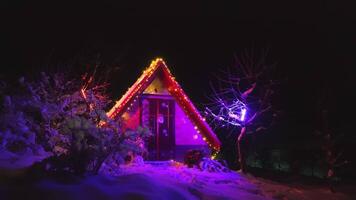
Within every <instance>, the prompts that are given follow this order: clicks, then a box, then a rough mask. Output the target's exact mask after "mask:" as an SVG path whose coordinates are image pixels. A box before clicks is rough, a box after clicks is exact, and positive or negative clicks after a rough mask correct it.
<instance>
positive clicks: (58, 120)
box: [0, 73, 148, 174]
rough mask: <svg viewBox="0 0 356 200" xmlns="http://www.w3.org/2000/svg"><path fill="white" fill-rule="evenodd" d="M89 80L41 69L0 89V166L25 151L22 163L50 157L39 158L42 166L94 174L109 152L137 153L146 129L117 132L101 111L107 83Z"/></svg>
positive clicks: (117, 125)
mask: <svg viewBox="0 0 356 200" xmlns="http://www.w3.org/2000/svg"><path fill="white" fill-rule="evenodd" d="M93 80H94V77H93V76H88V75H87V74H86V75H84V76H82V77H78V78H75V77H74V78H71V77H70V76H68V75H66V74H63V73H55V74H51V75H48V74H46V73H41V76H40V77H39V78H38V79H37V80H36V81H27V80H25V79H24V78H20V79H19V86H18V87H12V88H10V89H11V90H10V89H7V88H5V87H3V88H2V89H0V90H1V91H0V95H1V98H0V100H1V102H0V104H1V110H0V111H1V112H0V158H1V159H0V160H1V162H2V161H4V160H5V161H4V163H0V164H1V166H0V167H7V168H8V167H10V168H13V167H14V161H13V160H14V159H15V158H14V156H15V155H26V159H28V158H30V157H31V156H29V155H30V154H31V155H33V156H32V157H34V159H33V160H32V161H31V162H29V163H28V164H27V165H25V166H22V167H26V166H29V165H31V164H33V163H34V162H35V161H40V160H43V159H44V158H47V157H49V156H51V157H50V158H48V159H46V160H45V161H43V162H44V163H46V164H45V166H46V169H47V170H50V171H62V170H65V171H68V172H74V173H77V174H82V173H84V172H87V171H92V172H94V173H96V172H98V170H99V168H100V166H101V164H102V163H103V162H104V161H105V160H106V159H107V157H109V155H112V154H114V153H120V154H125V153H126V154H128V152H134V153H136V154H139V153H142V152H143V151H144V145H143V139H144V137H145V136H146V135H148V134H147V133H148V132H147V130H146V129H142V128H141V129H139V130H135V131H128V132H125V133H121V129H120V126H119V124H118V123H117V122H114V121H112V120H111V119H109V118H108V117H107V116H106V113H105V111H104V109H105V107H106V106H107V105H108V103H109V102H110V101H109V99H108V97H107V95H106V86H107V84H105V83H104V84H97V83H95V82H94V81H93ZM9 91H11V92H9ZM103 124H104V125H103ZM4 158H6V159H4ZM35 158H36V159H35ZM17 159H18V160H21V159H23V158H22V157H17ZM5 163H6V164H7V166H6V164H5Z"/></svg>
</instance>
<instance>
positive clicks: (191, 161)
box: [184, 149, 204, 168]
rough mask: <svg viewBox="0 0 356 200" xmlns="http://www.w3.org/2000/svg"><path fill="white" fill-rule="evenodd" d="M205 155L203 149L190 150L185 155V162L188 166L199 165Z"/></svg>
mask: <svg viewBox="0 0 356 200" xmlns="http://www.w3.org/2000/svg"><path fill="white" fill-rule="evenodd" d="M203 157H204V152H203V151H201V150H196V149H193V150H189V151H188V152H187V153H186V154H185V155H184V164H186V165H187V166H188V167H190V168H191V167H194V166H198V165H199V163H200V161H201V160H202V159H203Z"/></svg>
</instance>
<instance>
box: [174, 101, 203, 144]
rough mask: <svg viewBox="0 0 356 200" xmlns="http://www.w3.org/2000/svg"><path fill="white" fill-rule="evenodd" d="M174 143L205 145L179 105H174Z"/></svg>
mask: <svg viewBox="0 0 356 200" xmlns="http://www.w3.org/2000/svg"><path fill="white" fill-rule="evenodd" d="M175 114H176V115H175V127H176V135H175V139H176V145H206V143H205V141H204V140H203V138H202V136H201V134H200V133H198V132H197V130H196V129H195V128H194V125H193V123H192V122H191V121H190V119H189V118H188V117H187V115H186V114H185V113H184V112H183V110H182V109H181V108H180V106H179V105H178V104H177V103H176V105H175Z"/></svg>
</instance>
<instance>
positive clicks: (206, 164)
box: [199, 157, 230, 172]
mask: <svg viewBox="0 0 356 200" xmlns="http://www.w3.org/2000/svg"><path fill="white" fill-rule="evenodd" d="M199 169H200V170H202V171H208V172H230V170H229V168H227V167H226V165H223V164H221V163H220V162H219V161H217V160H212V159H210V158H207V157H204V158H202V160H201V161H200V163H199Z"/></svg>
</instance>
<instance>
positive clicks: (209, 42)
mask: <svg viewBox="0 0 356 200" xmlns="http://www.w3.org/2000/svg"><path fill="white" fill-rule="evenodd" d="M131 2H133V3H119V2H114V3H100V4H99V3H98V4H95V3H88V2H86V3H83V2H81V3H67V4H64V3H53V2H51V3H49V2H31V3H30V2H27V3H26V2H20V1H8V2H5V3H2V5H1V10H0V11H1V20H2V21H4V23H2V25H1V34H2V35H1V50H2V54H1V57H2V58H1V75H2V76H3V77H2V78H6V77H15V76H19V75H20V74H23V73H28V72H33V71H39V70H40V69H43V68H46V66H47V65H54V64H60V63H68V62H70V60H73V59H74V60H75V59H76V58H77V57H78V56H83V55H84V56H88V57H90V56H93V55H96V54H98V53H100V55H101V57H100V59H101V61H102V62H104V63H106V64H107V65H112V66H113V67H119V70H117V71H116V73H113V74H112V82H111V83H112V85H113V87H114V88H115V90H113V92H112V93H113V96H114V97H117V96H121V95H122V93H123V92H124V91H125V90H126V88H127V87H129V86H130V84H132V83H133V82H134V81H135V80H136V78H137V77H138V76H139V74H140V73H141V71H142V69H143V68H144V67H145V66H147V65H148V64H149V62H150V60H151V59H153V58H155V57H158V56H159V57H163V58H164V59H165V60H166V62H167V64H168V66H170V68H171V70H172V72H173V73H174V75H175V76H176V78H177V80H178V81H179V82H180V83H181V85H182V86H183V88H184V89H185V91H186V92H187V93H188V95H190V96H191V98H192V99H193V101H194V102H196V103H202V102H206V98H205V97H206V95H207V94H208V93H209V86H208V84H209V80H211V79H213V76H212V75H213V74H214V73H216V72H217V71H219V69H226V67H227V66H229V65H230V64H231V62H232V58H233V54H234V53H239V52H241V51H242V50H244V49H246V48H254V49H256V50H259V49H262V48H269V49H270V59H271V60H273V61H276V62H277V63H278V67H279V72H280V75H283V76H284V77H285V78H286V79H288V83H287V84H286V85H284V86H283V91H282V92H283V97H282V101H283V102H284V103H283V104H284V107H285V109H286V112H287V115H288V116H289V118H288V119H290V120H289V125H290V126H293V127H294V126H295V127H300V126H299V125H298V124H305V127H307V128H310V127H308V126H309V125H311V123H312V120H313V119H314V117H315V113H313V112H314V111H315V109H314V110H313V108H314V107H315V100H316V94H317V93H318V91H319V90H320V89H321V88H323V85H327V87H328V88H329V89H330V91H331V92H332V95H330V96H331V97H330V98H329V101H330V108H331V110H333V115H334V116H345V115H346V114H349V113H350V110H351V106H350V105H351V103H352V102H353V100H352V98H351V96H353V95H354V94H355V92H354V91H355V89H354V88H355V87H354V86H355V85H356V84H355V81H354V79H353V75H354V74H355V73H354V72H353V71H352V68H353V67H354V66H355V64H356V62H355V58H354V57H355V53H356V49H355V47H356V39H355V38H356V37H355V36H356V32H355V25H356V17H355V15H354V14H353V12H354V11H355V9H354V8H355V7H354V6H353V5H352V3H351V2H352V1H343V2H344V3H343V4H341V3H333V2H337V1H307V2H305V3H304V2H302V1H297V3H291V2H288V1H260V2H259V1H248V3H235V4H222V3H204V4H203V3H201V2H202V1H192V2H190V3H186V4H184V3H168V2H161V3H148V2H149V1H144V2H146V3H139V2H138V1H131ZM215 2H216V1H215ZM8 75H10V76H8ZM311 110H313V111H311ZM344 118H346V117H343V118H339V117H335V118H333V119H334V122H335V123H336V126H337V127H345V126H346V125H345V123H346V122H347V120H344ZM352 119H353V118H351V119H350V118H348V120H349V121H348V122H350V120H352ZM300 130H303V127H301V128H300V129H296V130H294V131H295V132H298V131H300Z"/></svg>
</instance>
